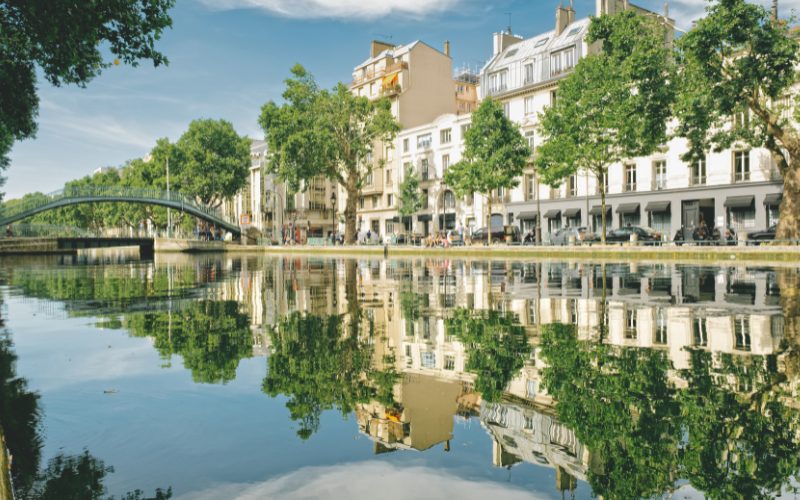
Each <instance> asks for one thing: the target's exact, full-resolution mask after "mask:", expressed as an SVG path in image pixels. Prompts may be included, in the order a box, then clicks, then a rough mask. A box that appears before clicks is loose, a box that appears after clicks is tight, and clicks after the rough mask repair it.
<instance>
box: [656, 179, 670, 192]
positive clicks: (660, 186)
mask: <svg viewBox="0 0 800 500" xmlns="http://www.w3.org/2000/svg"><path fill="white" fill-rule="evenodd" d="M665 189H667V180H666V179H656V180H654V181H653V191H663V190H665Z"/></svg>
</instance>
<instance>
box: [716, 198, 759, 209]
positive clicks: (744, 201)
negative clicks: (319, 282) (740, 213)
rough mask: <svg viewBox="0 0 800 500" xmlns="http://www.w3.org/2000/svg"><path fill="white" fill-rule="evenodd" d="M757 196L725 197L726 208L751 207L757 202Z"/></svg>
mask: <svg viewBox="0 0 800 500" xmlns="http://www.w3.org/2000/svg"><path fill="white" fill-rule="evenodd" d="M755 199H756V197H755V196H728V197H727V198H725V203H724V206H725V207H726V208H749V207H752V206H753V203H754V202H755Z"/></svg>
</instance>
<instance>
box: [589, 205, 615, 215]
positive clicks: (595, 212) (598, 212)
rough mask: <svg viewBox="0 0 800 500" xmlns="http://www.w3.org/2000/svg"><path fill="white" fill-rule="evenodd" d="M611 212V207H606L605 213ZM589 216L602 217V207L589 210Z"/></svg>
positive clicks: (596, 206) (597, 206)
mask: <svg viewBox="0 0 800 500" xmlns="http://www.w3.org/2000/svg"><path fill="white" fill-rule="evenodd" d="M610 211H611V205H606V213H608V212H610ZM589 215H603V205H595V206H593V207H592V209H591V210H589Z"/></svg>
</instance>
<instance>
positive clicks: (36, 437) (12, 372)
mask: <svg viewBox="0 0 800 500" xmlns="http://www.w3.org/2000/svg"><path fill="white" fill-rule="evenodd" d="M0 328H2V322H0ZM16 362H17V355H16V353H14V351H13V343H12V342H11V338H10V335H9V333H8V331H6V330H4V329H3V330H0V440H3V441H4V442H5V447H0V451H3V452H4V453H5V449H6V448H7V449H8V453H9V454H10V455H11V456H12V462H11V468H10V475H11V482H12V485H13V488H14V493H15V495H16V498H17V500H101V499H102V498H103V497H104V495H106V494H107V493H108V490H107V488H106V487H105V485H104V484H103V481H104V479H105V477H106V476H107V475H108V474H110V473H113V472H114V468H113V467H106V465H105V463H104V462H103V461H102V460H100V459H99V458H97V457H94V456H92V455H91V454H90V453H89V451H88V450H83V452H82V453H80V454H76V455H70V454H68V453H65V452H63V451H59V453H58V454H57V455H56V456H55V457H53V458H51V459H50V460H49V461H48V463H47V466H46V467H45V468H43V469H40V465H41V460H42V447H43V445H44V437H43V431H44V429H43V423H42V421H43V418H44V414H43V411H42V407H41V404H40V396H39V394H38V393H36V392H33V391H30V390H28V381H27V380H26V379H24V378H22V377H18V376H17V372H16ZM4 463H5V462H4ZM5 472H6V471H0V475H4V474H5ZM4 483H5V482H4ZM4 490H5V485H4V487H3V488H0V491H4ZM112 498H113V497H112ZM169 498H172V489H171V488H168V489H167V490H166V491H164V490H161V489H157V490H156V493H155V496H154V497H146V496H145V494H144V492H142V491H141V490H136V491H133V492H129V493H127V494H126V495H123V496H122V498H121V500H167V499H169ZM109 500H111V499H109Z"/></svg>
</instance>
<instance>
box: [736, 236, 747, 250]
mask: <svg viewBox="0 0 800 500" xmlns="http://www.w3.org/2000/svg"><path fill="white" fill-rule="evenodd" d="M736 238H737V239H738V240H739V246H740V247H746V246H747V233H737V234H736Z"/></svg>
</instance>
